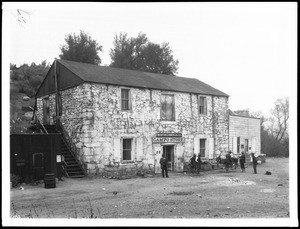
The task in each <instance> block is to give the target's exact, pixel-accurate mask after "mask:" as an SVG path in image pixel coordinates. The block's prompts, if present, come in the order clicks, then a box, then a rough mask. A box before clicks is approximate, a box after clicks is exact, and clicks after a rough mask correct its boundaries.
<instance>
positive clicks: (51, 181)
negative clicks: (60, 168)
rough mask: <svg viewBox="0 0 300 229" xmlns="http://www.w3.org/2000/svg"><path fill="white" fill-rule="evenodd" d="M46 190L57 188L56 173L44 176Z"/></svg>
mask: <svg viewBox="0 0 300 229" xmlns="http://www.w3.org/2000/svg"><path fill="white" fill-rule="evenodd" d="M44 184H45V188H56V180H55V174H54V173H47V174H45V176H44Z"/></svg>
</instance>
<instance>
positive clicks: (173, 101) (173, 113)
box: [171, 96, 175, 121]
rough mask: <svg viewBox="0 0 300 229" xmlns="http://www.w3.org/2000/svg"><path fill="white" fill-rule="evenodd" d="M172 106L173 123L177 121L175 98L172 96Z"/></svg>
mask: <svg viewBox="0 0 300 229" xmlns="http://www.w3.org/2000/svg"><path fill="white" fill-rule="evenodd" d="M171 106H172V108H171V109H172V121H175V96H172V103H171Z"/></svg>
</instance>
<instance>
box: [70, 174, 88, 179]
mask: <svg viewBox="0 0 300 229" xmlns="http://www.w3.org/2000/svg"><path fill="white" fill-rule="evenodd" d="M70 177H71V178H83V177H85V176H84V175H76V176H75V175H74V176H70Z"/></svg>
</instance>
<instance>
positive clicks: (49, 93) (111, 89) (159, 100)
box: [35, 60, 229, 174]
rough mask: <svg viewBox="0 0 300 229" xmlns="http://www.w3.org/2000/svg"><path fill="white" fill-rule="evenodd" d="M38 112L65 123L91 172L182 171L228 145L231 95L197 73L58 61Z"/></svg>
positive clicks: (48, 119) (40, 94)
mask: <svg viewBox="0 0 300 229" xmlns="http://www.w3.org/2000/svg"><path fill="white" fill-rule="evenodd" d="M35 109H36V110H35V114H36V115H37V117H39V120H43V121H42V122H43V123H44V124H57V123H59V124H60V126H61V128H62V133H63V135H64V137H65V138H66V139H67V140H68V143H69V144H70V146H71V147H72V149H74V154H75V155H76V157H77V158H78V159H79V161H81V163H82V164H83V166H84V169H85V172H86V173H87V174H109V173H120V172H124V173H135V172H137V171H155V172H159V171H160V166H159V159H160V158H161V155H162V153H165V154H166V155H167V159H168V166H169V170H171V171H177V172H181V171H183V169H184V164H185V163H187V162H188V161H189V159H190V158H191V156H192V155H193V154H194V153H196V154H198V153H201V156H202V159H203V160H204V161H205V160H210V159H213V158H214V157H215V153H216V151H217V150H219V151H228V149H229V115H228V111H229V109H228V95H227V94H225V93H223V92H221V91H219V90H217V89H215V88H213V87H211V86H209V85H207V84H205V83H203V82H201V81H199V80H197V79H193V78H186V77H178V76H169V75H162V74H154V73H147V72H141V71H133V70H126V69H118V68H111V67H104V66H96V65H91V64H85V63H78V62H72V61H66V60H56V61H54V63H53V65H52V66H51V68H50V70H49V72H48V74H47V76H46V78H45V80H44V81H43V83H42V84H41V86H40V88H39V90H38V91H37V93H36V108H35Z"/></svg>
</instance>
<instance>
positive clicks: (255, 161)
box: [251, 153, 257, 174]
mask: <svg viewBox="0 0 300 229" xmlns="http://www.w3.org/2000/svg"><path fill="white" fill-rule="evenodd" d="M251 156H252V164H253V170H254V174H257V171H256V166H257V159H256V157H255V156H254V153H251Z"/></svg>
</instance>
